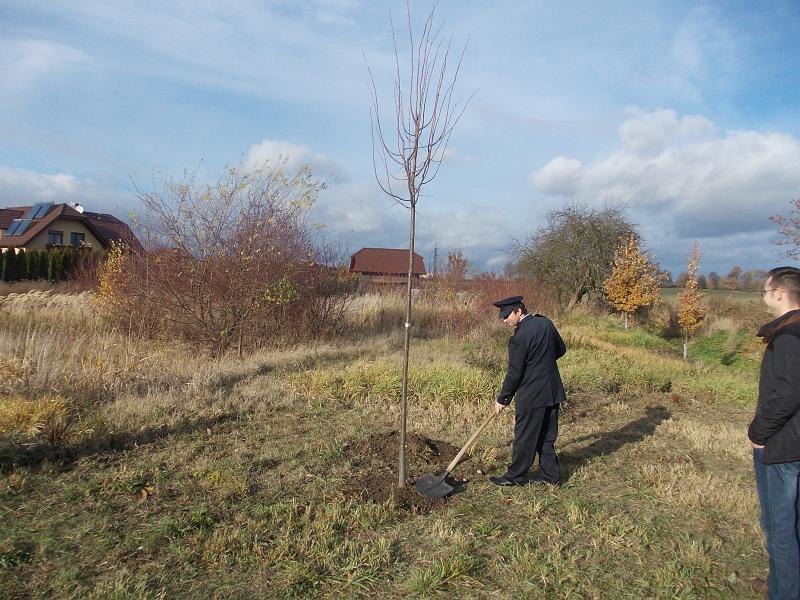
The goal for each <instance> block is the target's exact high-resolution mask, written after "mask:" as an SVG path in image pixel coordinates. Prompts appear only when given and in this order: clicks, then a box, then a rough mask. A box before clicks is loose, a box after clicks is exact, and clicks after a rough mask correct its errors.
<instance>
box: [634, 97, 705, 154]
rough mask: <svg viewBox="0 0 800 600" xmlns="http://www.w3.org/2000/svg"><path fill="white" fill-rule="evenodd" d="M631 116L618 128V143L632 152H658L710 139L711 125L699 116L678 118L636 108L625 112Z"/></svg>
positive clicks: (665, 111) (672, 111)
mask: <svg viewBox="0 0 800 600" xmlns="http://www.w3.org/2000/svg"><path fill="white" fill-rule="evenodd" d="M627 112H628V114H630V115H631V117H630V118H629V119H627V120H626V121H625V122H624V123H623V124H622V125H621V126H620V128H619V136H620V138H621V140H622V144H623V145H624V146H625V147H626V148H630V149H631V150H633V151H634V152H638V153H644V152H651V151H661V150H663V149H664V148H665V147H666V146H667V145H677V144H684V143H692V142H699V141H704V140H707V139H710V138H711V137H712V136H713V134H714V131H715V127H714V124H713V123H712V122H711V121H709V120H708V119H706V118H705V117H700V116H688V117H679V116H678V114H677V113H676V112H675V111H674V110H656V111H653V112H644V111H642V110H641V109H639V108H638V107H630V108H628V109H627Z"/></svg>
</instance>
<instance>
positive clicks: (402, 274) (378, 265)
mask: <svg viewBox="0 0 800 600" xmlns="http://www.w3.org/2000/svg"><path fill="white" fill-rule="evenodd" d="M350 272H351V273H358V276H359V283H363V282H369V283H374V284H386V285H399V284H403V283H405V282H406V281H407V278H408V250H398V249H394V248H362V249H361V250H359V251H358V252H356V253H355V254H353V255H352V256H351V257H350ZM421 275H425V263H424V261H423V259H422V257H421V256H420V255H419V254H417V253H416V252H415V253H414V263H413V270H412V277H413V278H414V279H419V277H420V276H421Z"/></svg>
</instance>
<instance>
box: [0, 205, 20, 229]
mask: <svg viewBox="0 0 800 600" xmlns="http://www.w3.org/2000/svg"><path fill="white" fill-rule="evenodd" d="M24 214H25V210H22V209H18V208H0V229H8V228H9V226H10V225H11V221H13V220H14V219H21V218H22V215H24Z"/></svg>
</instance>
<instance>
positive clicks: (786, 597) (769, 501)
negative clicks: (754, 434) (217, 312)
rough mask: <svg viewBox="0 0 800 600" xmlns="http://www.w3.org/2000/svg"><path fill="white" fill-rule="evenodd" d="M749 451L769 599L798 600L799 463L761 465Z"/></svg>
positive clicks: (758, 453)
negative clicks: (763, 541)
mask: <svg viewBox="0 0 800 600" xmlns="http://www.w3.org/2000/svg"><path fill="white" fill-rule="evenodd" d="M763 453H764V451H763V449H761V448H754V449H753V470H754V471H755V476H756V490H757V492H758V502H759V504H760V505H761V529H763V530H764V537H765V538H766V540H767V554H768V555H769V579H768V581H767V583H768V585H769V599H770V600H800V531H799V530H798V527H799V526H800V523H799V522H798V514H800V495H798V482H800V462H790V463H780V464H776V465H765V464H763V463H762V462H761V457H762V455H763Z"/></svg>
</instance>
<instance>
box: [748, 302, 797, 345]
mask: <svg viewBox="0 0 800 600" xmlns="http://www.w3.org/2000/svg"><path fill="white" fill-rule="evenodd" d="M795 324H800V309H795V310H790V311H789V312H787V313H786V314H783V315H781V316H780V317H778V318H777V319H775V320H773V321H770V322H769V323H767V324H766V325H764V326H763V327H762V328H761V329H759V330H758V333H757V334H756V335H757V336H758V337H760V338H763V339H762V341H763V342H764V343H765V344H769V342H770V340H771V339H772V337H773V336H774V335H775V334H776V333H778V331H779V330H780V329H783V328H784V327H788V326H789V325H795Z"/></svg>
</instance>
